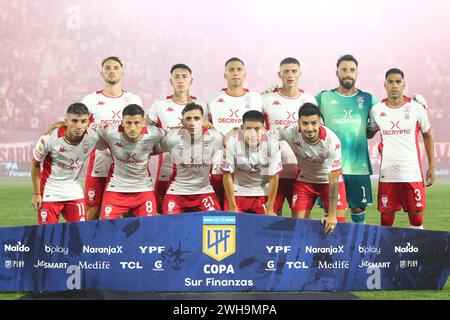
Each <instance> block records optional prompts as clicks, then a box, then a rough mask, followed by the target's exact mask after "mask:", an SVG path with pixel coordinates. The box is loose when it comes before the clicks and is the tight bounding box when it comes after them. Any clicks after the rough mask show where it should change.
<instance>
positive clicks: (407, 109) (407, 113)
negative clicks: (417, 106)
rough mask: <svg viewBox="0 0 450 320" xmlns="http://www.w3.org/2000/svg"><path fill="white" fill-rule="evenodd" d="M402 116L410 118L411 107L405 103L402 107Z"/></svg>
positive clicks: (406, 118)
mask: <svg viewBox="0 0 450 320" xmlns="http://www.w3.org/2000/svg"><path fill="white" fill-rule="evenodd" d="M403 116H404V118H405V120H408V119H409V118H411V107H410V106H408V105H406V106H405V108H404V109H403Z"/></svg>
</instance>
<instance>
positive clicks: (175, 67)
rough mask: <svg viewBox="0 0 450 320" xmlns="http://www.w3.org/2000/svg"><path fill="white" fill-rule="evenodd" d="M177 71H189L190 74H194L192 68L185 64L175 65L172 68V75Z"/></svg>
mask: <svg viewBox="0 0 450 320" xmlns="http://www.w3.org/2000/svg"><path fill="white" fill-rule="evenodd" d="M175 69H186V70H187V71H189V73H190V74H192V70H191V68H189V67H188V66H187V65H185V64H183V63H177V64H174V65H173V66H172V68H170V74H172V72H173V70H175Z"/></svg>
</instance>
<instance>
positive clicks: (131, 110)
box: [122, 104, 145, 117]
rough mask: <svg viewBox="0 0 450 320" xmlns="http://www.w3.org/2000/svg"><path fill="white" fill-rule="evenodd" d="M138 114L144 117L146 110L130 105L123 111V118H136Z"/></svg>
mask: <svg viewBox="0 0 450 320" xmlns="http://www.w3.org/2000/svg"><path fill="white" fill-rule="evenodd" d="M138 114H139V115H141V116H142V117H144V115H145V112H144V109H142V107H141V106H139V105H137V104H129V105H127V106H126V107H125V108H124V109H123V111H122V117H125V116H136V115H138Z"/></svg>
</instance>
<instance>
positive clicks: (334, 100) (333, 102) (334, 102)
mask: <svg viewBox="0 0 450 320" xmlns="http://www.w3.org/2000/svg"><path fill="white" fill-rule="evenodd" d="M330 104H339V102H337V100H336V99H333V100H331V101H330Z"/></svg>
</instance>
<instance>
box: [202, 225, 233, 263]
mask: <svg viewBox="0 0 450 320" xmlns="http://www.w3.org/2000/svg"><path fill="white" fill-rule="evenodd" d="M202 243H203V246H202V251H203V253H204V254H206V255H207V256H210V257H211V258H213V259H215V260H217V261H222V260H223V259H225V258H227V257H229V256H231V255H232V254H234V253H235V252H236V217H232V216H204V217H203V232H202Z"/></svg>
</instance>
